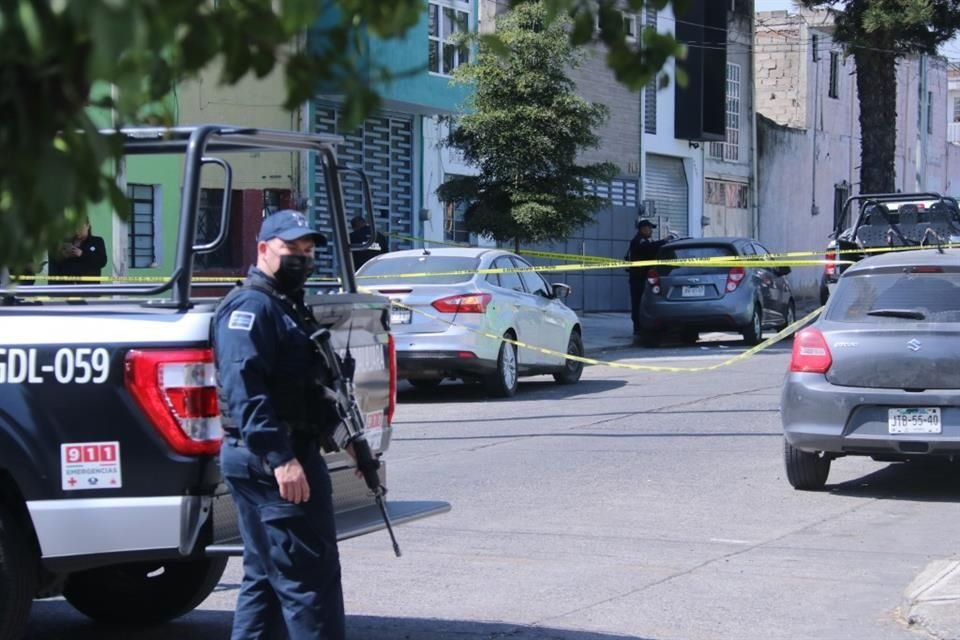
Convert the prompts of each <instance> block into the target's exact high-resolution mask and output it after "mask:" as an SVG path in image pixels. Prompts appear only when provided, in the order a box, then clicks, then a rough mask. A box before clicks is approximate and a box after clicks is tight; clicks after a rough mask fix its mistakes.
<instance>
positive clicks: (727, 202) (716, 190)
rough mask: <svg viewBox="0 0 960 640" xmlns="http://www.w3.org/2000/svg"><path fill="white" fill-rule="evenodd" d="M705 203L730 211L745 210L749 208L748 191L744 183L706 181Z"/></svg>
mask: <svg viewBox="0 0 960 640" xmlns="http://www.w3.org/2000/svg"><path fill="white" fill-rule="evenodd" d="M705 186H706V194H705V198H704V199H705V201H706V203H707V204H715V205H719V206H721V207H727V208H730V209H746V208H748V206H749V190H748V188H747V184H746V183H745V182H730V181H728V180H706V185H705Z"/></svg>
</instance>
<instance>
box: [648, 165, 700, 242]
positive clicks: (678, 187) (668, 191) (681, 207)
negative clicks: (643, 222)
mask: <svg viewBox="0 0 960 640" xmlns="http://www.w3.org/2000/svg"><path fill="white" fill-rule="evenodd" d="M645 185H646V189H645V193H644V196H643V199H644V200H645V201H646V200H653V201H654V202H655V203H656V205H655V206H656V213H655V214H654V215H655V216H656V217H657V218H659V219H660V222H661V223H664V227H669V229H666V228H663V227H661V228H659V229H657V231H658V232H659V233H658V234H657V235H663V236H665V235H666V234H667V232H668V231H672V232H673V233H676V234H677V235H679V236H681V237H683V236H687V235H690V225H689V196H688V190H687V173H686V171H684V169H683V159H682V158H671V157H668V156H657V155H648V156H647V176H646V180H645Z"/></svg>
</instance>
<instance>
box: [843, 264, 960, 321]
mask: <svg viewBox="0 0 960 640" xmlns="http://www.w3.org/2000/svg"><path fill="white" fill-rule="evenodd" d="M878 311H881V312H883V313H880V314H878V313H877V312H878ZM895 311H907V312H910V311H918V312H920V313H922V314H923V316H924V317H923V321H924V322H960V273H949V272H948V273H881V274H873V275H850V276H847V277H844V278H841V279H840V281H839V282H838V283H837V288H836V291H834V293H833V295H832V296H830V304H829V306H828V307H827V310H826V314H825V317H826V319H827V320H831V321H833V322H858V323H867V324H893V323H904V322H917V321H918V318H909V317H898V316H897V315H896V313H893V312H895ZM871 312H873V313H871Z"/></svg>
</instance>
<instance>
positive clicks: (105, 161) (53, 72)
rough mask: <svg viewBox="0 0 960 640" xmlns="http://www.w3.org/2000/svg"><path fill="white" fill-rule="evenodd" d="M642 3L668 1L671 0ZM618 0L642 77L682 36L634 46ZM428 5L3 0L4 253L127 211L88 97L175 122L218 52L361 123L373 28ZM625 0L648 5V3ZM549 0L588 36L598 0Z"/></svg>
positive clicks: (125, 120) (621, 46)
mask: <svg viewBox="0 0 960 640" xmlns="http://www.w3.org/2000/svg"><path fill="white" fill-rule="evenodd" d="M512 1H513V2H518V3H519V2H524V1H526V0H512ZM646 1H647V3H648V4H650V5H652V6H659V7H662V6H663V5H665V4H666V2H667V0H646ZM681 1H682V0H681ZM612 3H613V0H602V1H601V2H600V4H599V7H600V9H599V11H600V14H601V26H602V27H603V29H602V32H601V37H602V38H603V39H604V41H605V42H608V44H609V45H610V51H611V53H610V58H609V63H610V65H611V68H613V69H615V70H616V73H617V76H618V77H619V78H620V79H622V80H623V81H624V82H627V83H628V84H630V86H633V87H636V88H639V87H640V86H642V85H643V83H644V82H645V79H646V78H648V77H650V76H651V75H652V74H654V73H655V72H656V70H657V69H659V67H660V65H662V63H663V61H665V60H666V58H667V57H668V56H669V55H673V54H674V53H675V52H676V44H675V43H673V42H672V41H671V40H670V39H664V38H663V37H661V36H651V37H650V38H649V41H648V43H647V45H645V46H644V47H642V48H641V49H643V50H645V51H647V54H646V55H640V54H638V53H635V52H633V51H632V50H630V49H629V47H628V46H627V44H626V43H625V39H624V37H623V27H622V23H620V24H619V25H617V24H616V23H615V22H614V21H612V19H611V16H612V13H611V10H610V7H611V6H612ZM425 4H426V3H425V2H424V0H390V1H389V2H387V1H383V0H0V151H2V153H0V265H5V264H6V265H10V266H13V267H16V266H17V265H20V264H25V263H28V262H30V260H31V259H32V258H33V257H34V256H36V255H37V254H39V253H41V252H43V251H44V250H46V249H47V248H48V247H49V246H51V245H52V244H54V243H55V242H57V240H58V239H59V238H60V237H62V236H63V235H64V234H65V233H67V232H68V231H72V229H73V227H74V226H75V224H76V219H77V217H78V216H79V215H81V214H82V212H83V210H84V209H85V208H86V206H87V205H88V204H90V203H94V202H101V201H108V202H111V203H112V204H113V206H114V208H115V209H116V210H117V211H118V212H120V213H121V214H122V213H123V212H125V211H126V210H127V206H126V202H125V199H124V194H122V193H120V192H119V191H118V189H117V187H116V184H115V181H114V178H113V171H112V165H111V160H114V159H116V158H117V157H118V155H119V152H120V149H119V147H118V145H117V143H116V141H115V140H112V139H110V138H107V137H104V136H101V135H99V134H98V133H96V126H95V124H94V122H92V121H91V116H90V114H91V107H100V108H102V109H104V113H107V114H109V115H108V119H109V118H112V119H113V120H114V121H115V122H116V123H117V124H125V125H134V124H142V123H153V124H167V123H169V119H168V118H166V117H165V115H164V110H163V109H158V108H157V106H156V104H157V103H158V102H162V101H163V99H164V98H165V97H166V96H168V95H170V92H171V90H172V89H174V88H175V85H176V83H177V82H180V81H183V80H186V79H189V78H191V77H194V76H196V75H197V74H198V73H199V72H200V71H201V70H203V69H205V68H207V67H208V66H209V65H211V64H212V63H219V67H220V68H221V69H222V78H221V81H222V82H223V83H224V84H227V85H231V84H234V83H236V82H237V81H239V80H240V79H241V78H243V77H244V76H246V75H248V74H253V75H254V76H256V77H264V76H266V75H267V74H268V73H270V72H271V71H272V70H273V69H274V68H275V67H277V66H278V65H280V66H281V67H282V68H283V69H284V73H285V76H286V79H287V92H288V93H287V97H286V106H287V107H288V108H290V109H294V108H296V107H298V106H299V105H300V104H302V103H303V102H304V101H305V100H307V99H309V98H310V97H311V96H313V94H314V93H315V90H316V87H317V86H318V85H319V84H320V83H323V86H324V90H325V91H326V92H328V93H333V94H339V95H342V96H343V98H344V102H345V105H344V112H345V114H346V115H347V120H348V124H349V123H350V122H352V123H358V122H359V121H360V120H361V119H362V118H363V117H364V116H366V115H368V114H369V113H371V112H373V111H374V110H375V109H376V108H377V107H378V98H377V95H376V93H375V91H374V89H373V88H372V85H373V84H374V83H372V82H370V79H371V78H374V79H377V78H382V79H389V77H388V74H387V72H386V70H385V69H383V68H378V67H376V66H375V67H373V68H372V69H369V70H368V69H367V68H366V67H365V66H364V65H366V64H367V63H368V61H367V60H366V59H365V58H364V57H363V55H362V53H363V50H364V42H365V35H366V34H367V33H370V34H373V35H375V36H377V37H381V38H391V37H400V36H402V35H403V34H405V33H406V32H407V31H408V29H409V28H410V27H412V26H413V25H415V24H416V23H417V22H418V20H420V19H421V18H422V16H423V15H424V10H425ZM629 4H630V5H631V6H634V7H636V8H639V7H640V6H641V5H643V4H644V2H643V0H630V2H629ZM548 6H549V7H550V9H549V10H550V12H552V15H556V16H562V15H570V16H573V17H574V25H575V27H574V29H573V31H572V32H571V37H572V38H573V39H574V40H575V41H578V42H579V41H585V40H586V39H589V38H590V37H593V36H592V30H591V32H590V35H589V36H588V35H587V32H586V30H585V29H584V28H583V27H584V25H586V24H587V23H588V22H589V23H590V24H591V25H592V23H593V18H592V13H591V9H590V6H591V5H590V2H589V0H548ZM604 16H606V17H604ZM321 17H322V19H318V18H321ZM308 28H309V29H310V30H311V31H310V33H311V36H312V38H315V39H316V40H317V41H318V42H320V43H321V45H320V46H318V47H315V48H312V49H311V50H310V51H306V50H303V49H302V48H298V47H296V46H291V43H292V42H295V41H296V40H297V38H298V36H301V35H302V34H303V33H304V32H305V31H306V30H307V29H308ZM424 46H426V45H424ZM362 66H363V70H364V71H365V72H364V73H360V72H359V71H360V68H361V67H362ZM103 87H108V88H112V89H113V90H112V91H111V90H106V91H104V90H103ZM98 124H100V123H98ZM238 124H242V123H238Z"/></svg>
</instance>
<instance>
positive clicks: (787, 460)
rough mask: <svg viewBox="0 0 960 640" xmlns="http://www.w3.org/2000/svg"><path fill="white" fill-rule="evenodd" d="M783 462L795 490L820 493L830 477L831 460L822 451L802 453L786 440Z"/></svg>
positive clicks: (784, 442) (788, 478)
mask: <svg viewBox="0 0 960 640" xmlns="http://www.w3.org/2000/svg"><path fill="white" fill-rule="evenodd" d="M783 462H784V464H785V465H786V467H787V480H788V481H789V482H790V486H792V487H793V488H794V489H800V490H802V491H820V490H821V489H823V487H824V485H825V484H826V483H827V476H828V475H830V458H828V457H827V456H826V455H825V454H824V453H823V452H822V451H817V452H813V453H811V452H808V451H801V450H800V449H797V448H796V447H794V446H793V445H791V444H790V443H789V442H787V441H786V440H784V441H783Z"/></svg>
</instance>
